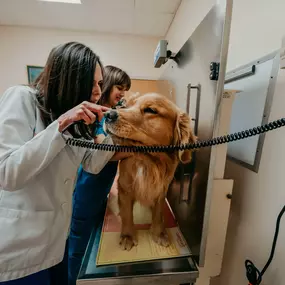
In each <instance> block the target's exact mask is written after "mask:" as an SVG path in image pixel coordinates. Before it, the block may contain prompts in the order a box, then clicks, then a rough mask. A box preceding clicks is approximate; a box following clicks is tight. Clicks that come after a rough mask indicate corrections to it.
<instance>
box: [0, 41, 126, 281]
mask: <svg viewBox="0 0 285 285" xmlns="http://www.w3.org/2000/svg"><path fill="white" fill-rule="evenodd" d="M102 83H103V76H102V64H101V62H100V59H99V57H98V56H97V55H96V54H95V53H94V52H93V51H92V50H91V49H90V48H88V47H86V46H85V45H82V44H80V43H76V42H70V43H67V44H63V45H60V46H57V47H56V48H54V49H53V50H52V51H51V53H50V55H49V57H48V60H47V63H46V65H45V67H44V70H43V72H42V73H41V74H40V75H39V77H38V79H37V80H36V82H35V83H34V84H33V85H32V86H15V87H11V88H9V89H8V90H7V91H6V92H5V93H4V94H3V95H2V96H1V97H0V229H1V235H0V284H7V285H14V284H15V285H20V284H29V285H34V284H37V285H39V284H41V285H49V284H52V285H56V284H60V285H65V284H67V279H68V278H67V263H66V254H65V248H67V247H66V240H67V236H68V232H69V226H70V220H71V207H72V193H73V185H74V182H75V178H76V174H77V170H78V167H79V166H80V165H82V167H83V169H85V170H86V171H88V172H91V173H99V172H100V171H101V169H103V168H104V166H105V165H106V164H107V162H108V161H109V160H117V159H119V158H122V157H123V154H122V155H117V154H114V152H107V151H94V150H86V149H84V148H77V147H73V146H69V145H67V144H66V139H67V138H68V137H70V136H71V134H72V133H74V132H73V129H72V127H71V128H69V129H68V132H64V133H63V131H64V130H65V129H66V128H67V127H68V126H70V125H72V124H73V123H74V122H77V121H84V122H85V126H86V125H89V124H93V123H94V122H95V120H96V118H97V119H98V120H99V121H101V119H102V118H103V113H104V112H105V111H107V110H108V108H106V107H103V106H99V105H96V104H95V103H96V102H97V98H100V97H101V85H102ZM84 129H86V128H84ZM84 129H83V132H84ZM83 135H84V134H83ZM104 143H107V144H112V140H111V138H110V137H106V139H105V140H104Z"/></svg>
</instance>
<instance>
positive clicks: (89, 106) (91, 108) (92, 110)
mask: <svg viewBox="0 0 285 285" xmlns="http://www.w3.org/2000/svg"><path fill="white" fill-rule="evenodd" d="M108 110H109V108H107V107H104V106H100V105H97V104H94V103H91V102H87V101H85V102H82V103H81V104H80V105H78V106H76V107H74V108H72V109H71V110H69V111H67V112H66V113H64V114H63V115H61V116H60V117H59V118H58V119H57V120H58V123H59V128H58V130H59V132H62V131H63V130H64V129H65V128H66V127H67V126H69V125H70V124H72V123H73V122H76V121H81V120H83V121H84V122H85V123H86V124H87V125H90V124H93V123H94V122H95V120H96V116H97V117H98V119H99V121H101V120H102V118H103V116H104V112H107V111H108Z"/></svg>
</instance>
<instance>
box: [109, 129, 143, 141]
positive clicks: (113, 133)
mask: <svg viewBox="0 0 285 285" xmlns="http://www.w3.org/2000/svg"><path fill="white" fill-rule="evenodd" d="M106 131H107V134H109V135H111V136H112V137H113V138H114V139H115V141H117V142H119V143H120V144H127V145H130V144H131V145H145V144H144V143H143V142H142V141H139V140H134V139H130V138H128V137H124V136H121V135H118V134H117V133H115V132H112V131H111V130H109V129H108V128H107V130H106Z"/></svg>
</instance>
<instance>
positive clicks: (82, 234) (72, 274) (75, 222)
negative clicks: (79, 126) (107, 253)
mask: <svg viewBox="0 0 285 285" xmlns="http://www.w3.org/2000/svg"><path fill="white" fill-rule="evenodd" d="M130 87H131V79H130V77H129V76H128V75H127V73H125V72H124V71H123V70H121V69H119V68H117V67H114V66H106V67H105V69H104V83H103V91H102V96H101V98H100V99H99V103H100V104H101V105H103V106H107V107H110V108H112V107H114V106H116V105H117V104H118V103H119V101H120V100H121V99H122V98H123V97H124V95H125V91H127V90H129V89H130ZM103 121H104V119H103V120H101V122H100V123H98V124H97V128H96V133H95V134H94V135H95V136H96V141H97V142H98V143H99V142H101V141H102V140H104V138H105V136H106V133H105V131H104V129H103ZM117 166H118V163H117V162H109V163H108V164H107V165H106V166H105V167H104V168H103V169H102V170H101V171H100V173H98V174H91V173H88V172H86V171H84V170H83V167H82V166H81V167H80V168H79V171H78V179H77V183H76V186H75V190H74V194H73V212H72V220H71V227H70V235H69V240H68V244H69V258H68V272H69V274H68V275H69V284H70V285H73V284H76V279H77V275H78V273H79V269H80V265H81V262H82V258H83V256H84V253H85V250H86V247H87V244H88V240H89V238H90V235H91V232H92V230H93V229H94V228H95V229H96V227H97V226H98V225H99V223H100V222H101V221H102V220H103V217H104V210H105V207H106V201H107V196H108V194H109V191H110V189H111V187H112V184H113V182H114V178H115V176H116V173H117Z"/></svg>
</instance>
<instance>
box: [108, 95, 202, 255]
mask: <svg viewBox="0 0 285 285" xmlns="http://www.w3.org/2000/svg"><path fill="white" fill-rule="evenodd" d="M113 112H114V111H113ZM117 112H118V118H117V119H115V120H114V121H109V122H108V120H106V128H107V131H108V133H110V134H111V136H112V138H113V140H114V141H115V143H118V144H124V145H171V144H174V145H176V144H184V143H188V142H195V141H196V137H195V136H194V135H193V133H192V131H191V128H190V118H189V117H188V116H187V115H186V114H185V113H183V112H182V111H181V110H180V109H179V108H178V107H177V106H176V105H175V104H173V103H172V102H171V101H169V100H168V99H167V98H166V97H164V96H162V95H159V94H155V93H148V94H145V95H140V94H135V95H133V96H131V97H130V98H128V100H127V102H126V108H121V109H118V110H117ZM190 160H191V151H180V152H179V153H177V152H176V153H134V154H133V155H132V156H130V157H128V158H126V159H124V160H122V161H121V162H120V167H119V179H118V193H119V208H120V215H121V219H122V230H121V241H120V245H121V247H122V248H123V249H125V250H130V249H131V248H132V247H133V246H134V245H136V244H137V239H136V235H135V230H134V224H133V204H134V202H135V201H139V202H140V203H141V204H142V205H144V206H147V207H150V208H151V209H152V227H151V233H152V237H153V239H154V241H155V242H157V243H158V244H160V245H163V246H168V245H169V242H168V237H167V234H166V231H165V227H164V222H163V206H164V201H165V197H166V194H167V190H168V187H169V184H170V183H171V181H172V179H173V177H174V172H175V170H176V168H177V165H178V163H179V161H181V162H183V163H186V162H190Z"/></svg>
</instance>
